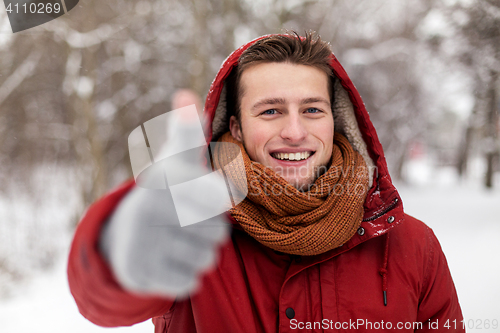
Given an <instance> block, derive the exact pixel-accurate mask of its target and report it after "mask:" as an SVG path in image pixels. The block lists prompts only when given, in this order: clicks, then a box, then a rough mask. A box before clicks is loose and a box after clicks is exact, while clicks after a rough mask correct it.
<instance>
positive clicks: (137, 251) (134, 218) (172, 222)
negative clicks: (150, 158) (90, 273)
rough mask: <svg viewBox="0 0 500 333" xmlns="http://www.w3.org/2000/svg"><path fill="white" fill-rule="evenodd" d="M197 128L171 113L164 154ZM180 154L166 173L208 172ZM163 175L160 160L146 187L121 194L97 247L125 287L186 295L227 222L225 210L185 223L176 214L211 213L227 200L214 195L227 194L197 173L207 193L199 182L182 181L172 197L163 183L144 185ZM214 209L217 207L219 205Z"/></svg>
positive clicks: (211, 259)
mask: <svg viewBox="0 0 500 333" xmlns="http://www.w3.org/2000/svg"><path fill="white" fill-rule="evenodd" d="M176 111H177V110H176ZM171 112H173V111H171ZM196 122H199V120H198V119H196ZM199 128H201V127H200V126H199V124H198V125H196V124H194V123H193V119H192V118H189V116H188V117H186V118H182V117H181V118H179V117H177V118H175V117H174V119H173V121H171V122H170V123H169V129H168V130H169V133H170V134H169V139H168V141H167V143H166V145H165V146H164V150H165V152H167V154H166V155H169V152H174V153H175V152H179V151H184V150H185V149H184V148H186V147H187V148H190V147H192V142H191V143H190V142H189V140H191V139H192V138H194V137H195V136H196V134H197V133H195V131H198V130H199ZM179 138H180V139H179ZM183 145H184V146H185V147H183ZM184 155H185V156H184V157H182V155H178V156H181V158H180V159H179V158H176V160H175V165H174V167H173V170H172V165H169V166H168V168H169V169H171V170H170V171H171V172H170V176H172V172H174V173H177V175H176V176H178V177H179V178H181V179H182V178H183V177H184V178H185V179H189V178H191V179H192V178H193V175H195V176H199V175H203V174H207V172H208V171H207V170H206V168H205V167H204V166H202V164H201V160H200V159H199V158H193V156H195V155H193V154H191V155H190V156H189V154H184ZM165 178H169V181H170V178H171V177H166V174H165V166H162V165H161V163H156V164H155V165H153V166H151V167H150V168H149V169H148V174H147V175H146V176H145V179H144V182H143V183H142V185H143V186H144V185H146V187H148V188H141V187H139V186H137V187H135V188H134V189H133V190H132V191H131V192H130V193H129V194H128V195H127V196H126V197H125V198H124V199H123V200H122V202H121V203H120V204H119V205H118V207H117V209H116V210H115V212H114V213H113V214H112V216H111V217H110V219H109V221H108V223H107V224H106V225H105V227H104V229H103V232H102V234H101V239H100V247H101V252H102V253H103V255H104V257H105V258H106V259H107V260H108V262H109V264H110V266H111V268H112V270H113V271H114V273H115V275H116V277H117V279H118V282H119V283H120V284H121V285H122V286H123V287H124V288H126V289H129V290H131V291H135V292H140V293H146V294H155V295H164V296H169V297H176V296H185V295H186V294H188V293H190V292H193V291H195V289H196V288H197V286H198V283H199V281H200V277H201V275H202V273H203V271H205V270H207V269H208V268H209V267H210V266H212V265H214V263H215V260H216V254H217V253H216V251H217V247H218V246H219V245H220V244H221V243H222V242H223V241H225V240H226V238H227V236H228V231H229V225H228V224H227V223H226V221H225V217H224V215H217V216H215V217H212V218H209V219H204V220H205V221H203V222H200V223H195V224H190V225H187V226H184V227H181V224H180V220H179V219H180V218H181V216H186V213H188V214H187V215H189V214H191V215H192V214H193V213H195V215H198V216H212V215H210V214H211V213H212V212H213V211H214V205H224V204H227V203H224V202H222V201H224V200H217V198H223V197H224V196H227V187H226V183H225V181H224V180H223V179H222V178H220V179H217V178H214V177H205V178H203V177H202V178H203V180H202V181H201V183H200V182H198V184H197V185H198V186H200V184H201V185H202V186H201V190H202V191H205V192H206V193H201V195H200V188H199V187H197V188H195V189H190V188H187V187H184V189H182V188H181V190H179V189H176V191H175V200H174V198H173V196H172V192H171V191H170V190H169V187H168V186H167V189H166V190H165V189H156V190H152V189H151V188H158V186H156V187H155V186H147V185H148V183H150V184H152V183H156V184H157V183H158V182H161V181H164V180H165ZM176 178H177V177H176ZM207 189H210V190H209V191H207ZM190 190H191V191H190ZM193 191H196V194H197V195H193ZM217 209H218V210H219V211H221V209H220V207H219V208H217ZM217 209H215V211H217ZM222 211H223V210H222ZM191 223H192V222H191Z"/></svg>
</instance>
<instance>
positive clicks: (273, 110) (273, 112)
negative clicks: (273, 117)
mask: <svg viewBox="0 0 500 333" xmlns="http://www.w3.org/2000/svg"><path fill="white" fill-rule="evenodd" d="M262 114H276V109H270V110H266V111H264V112H262Z"/></svg>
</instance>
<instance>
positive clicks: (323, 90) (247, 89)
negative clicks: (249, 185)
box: [229, 63, 334, 190]
mask: <svg viewBox="0 0 500 333" xmlns="http://www.w3.org/2000/svg"><path fill="white" fill-rule="evenodd" d="M240 89H241V91H242V92H243V95H242V97H241V102H240V110H241V113H240V121H241V126H240V124H239V123H238V121H237V120H236V118H235V117H234V116H233V117H231V120H230V125H229V126H230V130H231V134H232V135H233V137H234V138H235V139H237V140H239V141H241V142H243V144H244V146H245V149H246V151H247V153H248V155H249V157H250V159H252V160H253V161H256V162H259V163H261V164H263V165H264V166H266V167H269V168H271V169H273V170H274V171H275V172H276V173H277V174H279V175H280V176H282V177H283V178H285V180H286V181H288V182H289V183H290V184H292V185H293V186H295V187H296V188H297V189H299V190H300V189H304V190H307V185H309V184H312V183H313V182H314V181H315V180H316V178H317V177H318V171H319V170H321V169H323V171H324V170H326V167H327V166H328V163H329V161H330V158H331V155H332V149H333V135H334V127H333V115H332V110H331V107H330V94H329V92H328V76H327V74H326V73H325V72H323V71H321V70H320V69H317V68H315V67H312V66H305V65H296V64H290V63H264V64H257V65H254V66H252V67H249V68H247V69H245V70H244V71H243V73H242V75H241V79H240Z"/></svg>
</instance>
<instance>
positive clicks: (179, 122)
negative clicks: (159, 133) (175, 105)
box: [160, 104, 207, 163]
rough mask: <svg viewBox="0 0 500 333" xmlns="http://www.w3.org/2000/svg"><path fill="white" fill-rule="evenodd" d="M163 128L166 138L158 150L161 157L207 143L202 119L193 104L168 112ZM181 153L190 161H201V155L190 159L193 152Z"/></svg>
mask: <svg viewBox="0 0 500 333" xmlns="http://www.w3.org/2000/svg"><path fill="white" fill-rule="evenodd" d="M165 130H166V132H167V139H166V142H165V145H164V146H163V148H162V150H161V152H160V155H161V158H162V159H163V158H167V157H171V156H173V155H176V154H179V153H184V152H186V151H188V150H191V149H193V148H198V147H204V146H206V145H207V143H206V139H205V134H204V132H203V126H202V120H201V119H200V117H199V116H198V112H197V110H196V107H195V105H194V104H193V105H188V106H185V107H182V108H180V109H176V110H172V111H170V112H168V113H167V114H166V129H165ZM182 155H186V156H185V157H186V158H189V161H190V162H195V163H201V158H202V157H201V156H198V158H197V160H196V161H195V160H192V156H191V155H193V154H182ZM198 155H199V154H198Z"/></svg>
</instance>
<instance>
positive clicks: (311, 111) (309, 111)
mask: <svg viewBox="0 0 500 333" xmlns="http://www.w3.org/2000/svg"><path fill="white" fill-rule="evenodd" d="M306 112H307V113H319V112H321V110H319V109H316V108H308V109H307V110H306Z"/></svg>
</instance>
